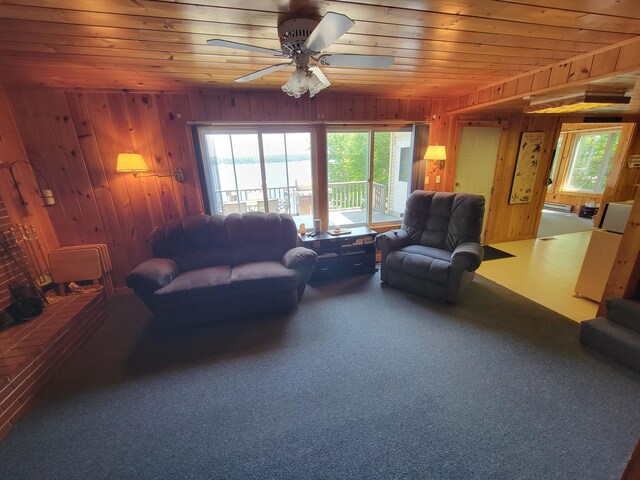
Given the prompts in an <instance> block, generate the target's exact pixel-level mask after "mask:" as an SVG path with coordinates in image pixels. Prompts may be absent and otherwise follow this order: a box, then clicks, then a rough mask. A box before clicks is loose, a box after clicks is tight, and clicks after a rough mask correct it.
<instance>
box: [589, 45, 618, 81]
mask: <svg viewBox="0 0 640 480" xmlns="http://www.w3.org/2000/svg"><path fill="white" fill-rule="evenodd" d="M619 55H620V48H615V49H612V50H608V51H606V52H599V53H596V54H595V55H593V61H592V62H591V76H592V77H599V76H602V75H606V74H608V73H612V72H614V71H615V70H616V64H617V63H618V56H619Z"/></svg>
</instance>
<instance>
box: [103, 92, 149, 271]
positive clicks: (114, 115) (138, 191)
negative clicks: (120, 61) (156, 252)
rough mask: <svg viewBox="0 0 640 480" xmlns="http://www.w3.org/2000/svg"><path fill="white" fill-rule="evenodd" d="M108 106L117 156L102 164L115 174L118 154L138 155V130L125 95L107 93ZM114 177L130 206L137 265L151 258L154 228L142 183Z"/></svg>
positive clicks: (121, 175)
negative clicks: (135, 131) (131, 121)
mask: <svg viewBox="0 0 640 480" xmlns="http://www.w3.org/2000/svg"><path fill="white" fill-rule="evenodd" d="M106 102H107V111H108V114H109V120H110V122H111V130H112V132H113V143H114V145H115V151H116V152H117V153H116V154H115V155H113V156H112V157H111V156H109V157H111V158H109V157H107V158H103V161H105V162H107V163H108V164H110V165H112V166H111V167H110V168H112V169H113V171H114V172H115V171H116V163H117V157H118V153H122V152H127V151H132V152H133V151H136V150H135V147H134V146H133V142H132V138H131V133H130V132H131V130H132V129H133V128H135V127H134V126H130V124H129V121H128V118H127V115H126V113H125V106H124V98H123V97H122V94H120V93H108V94H106ZM115 177H116V178H117V179H118V182H117V183H118V185H119V186H121V185H123V186H124V188H123V190H122V195H123V198H124V196H125V195H126V198H127V202H128V206H129V209H130V211H131V214H132V216H133V222H134V223H133V229H132V230H130V231H127V235H128V237H127V241H128V243H129V244H131V245H132V246H133V247H134V248H132V250H133V252H132V255H133V258H134V262H135V263H139V262H142V261H143V260H145V259H147V258H149V257H150V256H151V247H150V244H149V240H148V238H149V234H150V233H151V229H152V227H153V224H152V221H151V218H150V217H151V216H150V213H149V209H148V208H147V203H146V200H145V195H144V191H143V190H142V188H141V185H140V180H141V179H138V178H136V177H134V176H133V175H132V174H129V173H115ZM120 188H122V187H120Z"/></svg>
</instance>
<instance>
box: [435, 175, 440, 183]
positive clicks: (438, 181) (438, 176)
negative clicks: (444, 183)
mask: <svg viewBox="0 0 640 480" xmlns="http://www.w3.org/2000/svg"><path fill="white" fill-rule="evenodd" d="M436 183H440V175H436Z"/></svg>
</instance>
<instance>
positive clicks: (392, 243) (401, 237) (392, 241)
mask: <svg viewBox="0 0 640 480" xmlns="http://www.w3.org/2000/svg"><path fill="white" fill-rule="evenodd" d="M374 243H375V245H376V248H377V249H378V250H380V251H381V252H382V254H383V255H386V254H387V253H389V252H392V251H393V250H399V249H400V248H402V247H406V246H407V245H409V244H410V243H411V237H409V234H408V233H407V232H406V231H405V230H401V229H397V230H389V231H388V232H385V233H380V234H378V235H376V238H375V240H374Z"/></svg>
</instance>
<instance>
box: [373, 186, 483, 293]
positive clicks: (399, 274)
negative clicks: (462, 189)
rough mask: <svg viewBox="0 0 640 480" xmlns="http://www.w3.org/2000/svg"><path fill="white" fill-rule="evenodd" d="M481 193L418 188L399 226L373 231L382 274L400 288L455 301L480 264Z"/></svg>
mask: <svg viewBox="0 0 640 480" xmlns="http://www.w3.org/2000/svg"><path fill="white" fill-rule="evenodd" d="M483 217H484V197H483V196H482V195H474V194H469V193H443V192H425V191H423V190H416V191H415V192H413V193H412V194H411V195H410V196H409V198H408V199H407V204H406V209H405V212H404V217H403V220H402V227H401V229H399V230H391V231H389V232H386V233H383V234H380V235H378V236H376V239H375V244H376V247H377V248H378V249H379V250H380V252H381V253H382V263H381V267H380V277H381V279H382V281H383V282H386V283H388V284H389V285H391V286H393V287H396V288H398V289H400V290H406V291H408V292H412V293H415V294H417V295H421V296H423V297H428V298H432V299H434V300H438V301H442V302H445V301H446V302H451V303H455V302H456V301H458V299H459V298H460V296H461V295H462V292H464V290H465V289H466V288H467V286H469V284H470V283H471V281H472V280H473V277H474V275H475V273H474V272H475V270H477V268H478V267H479V266H480V263H481V262H482V258H483V254H484V252H483V249H482V247H481V246H480V235H481V233H482V220H483Z"/></svg>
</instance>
